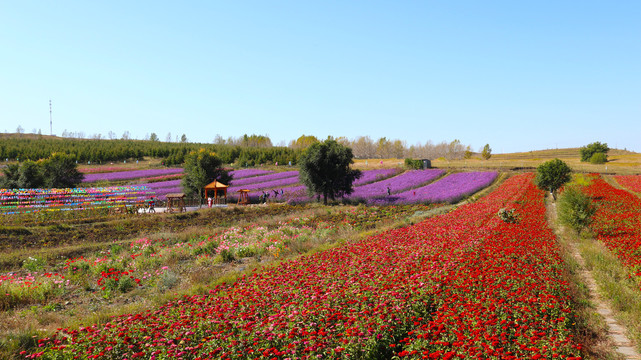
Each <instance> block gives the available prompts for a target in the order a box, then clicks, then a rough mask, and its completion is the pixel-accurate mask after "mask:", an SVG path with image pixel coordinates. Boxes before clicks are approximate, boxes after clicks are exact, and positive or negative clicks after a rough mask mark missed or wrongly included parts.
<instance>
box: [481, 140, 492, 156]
mask: <svg viewBox="0 0 641 360" xmlns="http://www.w3.org/2000/svg"><path fill="white" fill-rule="evenodd" d="M481 156H482V157H483V159H485V160H489V159H490V158H491V157H492V148H491V147H490V144H485V146H483V150H481Z"/></svg>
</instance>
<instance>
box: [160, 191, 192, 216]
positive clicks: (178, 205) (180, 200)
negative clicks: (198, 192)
mask: <svg viewBox="0 0 641 360" xmlns="http://www.w3.org/2000/svg"><path fill="white" fill-rule="evenodd" d="M175 211H177V212H185V211H187V209H186V208H185V194H184V193H175V194H167V210H165V212H169V213H170V212H175Z"/></svg>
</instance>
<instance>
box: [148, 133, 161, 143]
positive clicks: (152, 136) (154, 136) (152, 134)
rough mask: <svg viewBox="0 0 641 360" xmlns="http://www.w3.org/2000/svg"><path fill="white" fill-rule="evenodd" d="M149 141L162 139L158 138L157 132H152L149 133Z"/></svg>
mask: <svg viewBox="0 0 641 360" xmlns="http://www.w3.org/2000/svg"><path fill="white" fill-rule="evenodd" d="M149 141H160V139H158V135H156V133H153V132H152V133H151V135H149Z"/></svg>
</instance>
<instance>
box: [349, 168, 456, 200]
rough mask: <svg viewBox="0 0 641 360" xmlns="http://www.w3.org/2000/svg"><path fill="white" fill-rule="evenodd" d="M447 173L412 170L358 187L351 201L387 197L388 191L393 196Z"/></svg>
mask: <svg viewBox="0 0 641 360" xmlns="http://www.w3.org/2000/svg"><path fill="white" fill-rule="evenodd" d="M443 173H445V171H443V170H441V169H428V170H410V171H407V172H404V173H402V174H400V175H397V176H394V177H392V178H389V179H385V180H382V181H377V182H374V183H371V184H367V185H363V186H357V187H356V188H354V192H353V193H352V194H351V195H349V198H351V199H357V198H362V199H370V198H373V197H378V196H385V195H387V192H388V189H389V192H390V193H392V194H395V193H398V192H401V191H403V190H407V189H411V188H415V187H419V186H421V185H424V184H425V183H428V182H430V181H432V180H434V179H436V178H437V177H439V176H441V175H443Z"/></svg>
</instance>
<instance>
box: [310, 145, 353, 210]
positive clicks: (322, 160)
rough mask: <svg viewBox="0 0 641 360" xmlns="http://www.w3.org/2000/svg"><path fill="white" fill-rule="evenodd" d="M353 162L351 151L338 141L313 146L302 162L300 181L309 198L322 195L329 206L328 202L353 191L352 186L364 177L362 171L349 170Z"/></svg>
mask: <svg viewBox="0 0 641 360" xmlns="http://www.w3.org/2000/svg"><path fill="white" fill-rule="evenodd" d="M353 162H354V156H353V155H352V149H350V148H348V147H345V146H343V145H340V144H339V143H337V142H336V141H335V140H325V141H323V142H318V143H314V144H312V145H311V146H310V147H309V148H307V150H306V151H305V152H303V154H302V155H301V157H300V159H299V165H300V173H299V179H300V181H301V182H302V183H303V184H304V185H305V186H306V187H307V192H308V193H309V194H310V195H314V194H315V195H317V196H321V195H322V196H323V202H324V203H325V205H327V200H328V199H332V200H333V199H335V198H336V197H337V196H343V195H349V194H351V193H352V192H353V191H354V189H353V187H352V184H353V182H354V180H356V179H358V178H359V177H360V176H361V172H360V171H359V170H352V169H351V168H350V164H352V163H353Z"/></svg>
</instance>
